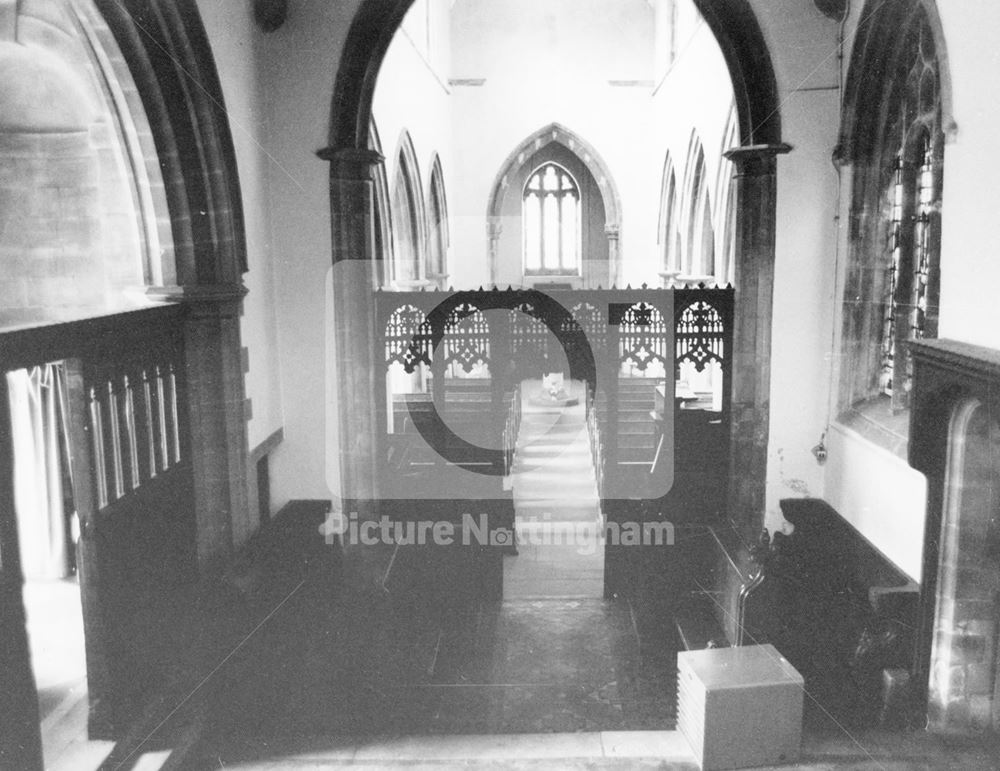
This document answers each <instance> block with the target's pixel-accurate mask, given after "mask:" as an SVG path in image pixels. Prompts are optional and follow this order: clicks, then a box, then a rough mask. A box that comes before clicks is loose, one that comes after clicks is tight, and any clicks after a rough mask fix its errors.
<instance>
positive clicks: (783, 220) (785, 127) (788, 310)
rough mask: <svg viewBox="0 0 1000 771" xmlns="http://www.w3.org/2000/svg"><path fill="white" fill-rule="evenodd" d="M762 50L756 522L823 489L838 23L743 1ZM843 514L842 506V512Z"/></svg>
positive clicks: (790, 1)
mask: <svg viewBox="0 0 1000 771" xmlns="http://www.w3.org/2000/svg"><path fill="white" fill-rule="evenodd" d="M752 5H753V8H754V11H755V12H756V13H757V16H758V20H759V22H760V24H761V29H762V32H763V34H764V38H765V40H766V41H767V43H768V46H769V48H770V50H771V59H772V64H773V66H774V70H775V78H776V80H777V84H778V92H779V98H780V108H781V123H782V140H783V141H784V142H785V143H787V144H789V145H790V146H791V147H792V150H791V152H789V153H788V154H787V155H781V156H779V157H778V162H777V163H778V173H777V215H776V218H777V230H776V238H775V275H774V315H773V325H772V333H771V392H770V410H771V419H770V425H769V444H768V465H767V492H766V501H765V506H766V512H765V524H766V526H767V527H768V528H769V529H772V530H773V529H778V528H781V527H782V526H783V524H784V520H783V518H782V516H781V513H780V510H779V508H778V502H779V501H780V500H781V499H782V498H790V497H802V496H815V497H822V496H823V494H824V469H823V467H821V466H820V465H819V464H818V463H817V462H816V460H815V458H814V457H813V455H812V454H811V452H810V450H811V448H812V447H813V446H814V445H816V444H817V442H818V441H819V439H820V436H821V435H822V433H823V431H824V430H825V429H826V423H827V420H828V403H829V394H830V383H831V380H830V377H831V373H830V362H831V358H832V353H833V318H834V316H833V314H834V308H835V305H836V303H838V302H839V297H836V296H835V295H836V292H835V283H836V282H835V278H836V271H835V265H836V240H837V235H836V234H837V229H836V212H837V205H836V202H837V174H836V171H835V169H834V166H833V164H832V163H831V156H832V152H833V148H834V146H835V145H836V142H837V131H838V126H839V122H840V116H839V111H840V107H839V89H838V84H839V79H838V69H837V67H838V62H839V60H838V56H837V54H838V42H837V41H838V33H839V25H838V24H837V23H836V22H834V21H831V20H829V19H827V18H826V17H825V16H823V15H822V14H821V13H820V12H819V11H818V10H817V9H816V7H815V6H814V5H813V4H812V3H802V2H798V0H764V1H757V2H752ZM842 513H843V514H845V516H849V514H848V512H842Z"/></svg>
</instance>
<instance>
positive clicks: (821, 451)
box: [811, 431, 827, 466]
mask: <svg viewBox="0 0 1000 771" xmlns="http://www.w3.org/2000/svg"><path fill="white" fill-rule="evenodd" d="M811 452H812V454H813V455H814V456H815V458H816V462H817V463H818V464H819V465H821V466H822V465H823V464H824V463H826V456H827V452H826V431H824V432H823V434H822V435H821V436H820V438H819V444H817V445H816V446H815V447H813V448H812V450H811Z"/></svg>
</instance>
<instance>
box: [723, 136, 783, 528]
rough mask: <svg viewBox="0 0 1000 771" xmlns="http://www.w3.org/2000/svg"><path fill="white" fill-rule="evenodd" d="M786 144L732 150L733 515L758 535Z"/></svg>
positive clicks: (764, 478)
mask: <svg viewBox="0 0 1000 771" xmlns="http://www.w3.org/2000/svg"><path fill="white" fill-rule="evenodd" d="M791 149H792V148H791V147H789V146H788V145H785V144H775V145H751V146H748V147H738V148H734V149H732V150H729V151H728V152H726V153H725V156H726V157H727V158H728V159H729V160H731V161H732V162H733V165H734V166H735V180H736V195H737V199H736V201H737V206H738V207H739V209H738V211H737V232H736V266H735V267H736V300H735V313H734V319H735V329H734V334H733V351H732V354H731V355H732V357H733V370H732V371H733V375H732V379H733V382H732V412H731V415H732V422H731V430H730V442H731V444H730V449H729V462H730V470H729V478H730V485H729V516H730V518H731V519H732V520H733V521H734V522H735V523H736V524H737V525H738V526H739V527H740V529H741V530H742V532H743V533H744V536H745V537H747V538H750V539H756V537H757V534H758V533H759V532H760V530H761V528H762V527H763V523H764V514H765V512H764V506H765V491H766V488H767V442H768V427H769V426H768V422H769V420H770V388H771V318H772V312H773V295H774V243H775V214H776V211H775V210H776V203H777V196H776V170H777V156H778V155H781V154H784V153H787V152H789V151H790V150H791Z"/></svg>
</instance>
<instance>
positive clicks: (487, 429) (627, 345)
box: [376, 287, 733, 474]
mask: <svg viewBox="0 0 1000 771" xmlns="http://www.w3.org/2000/svg"><path fill="white" fill-rule="evenodd" d="M376 313H377V319H376V323H377V329H379V330H380V332H381V335H382V337H381V340H380V345H381V355H382V361H383V362H384V364H385V377H383V378H380V379H379V384H380V385H379V388H380V393H379V398H378V404H379V405H380V410H379V419H380V426H381V429H382V431H381V433H382V435H383V436H384V437H385V442H386V444H385V447H384V448H383V449H384V452H383V454H382V458H383V459H384V460H385V461H386V464H387V466H388V467H389V468H390V469H391V471H392V472H393V473H394V474H397V473H399V472H405V473H419V472H420V471H421V470H424V471H427V470H430V469H432V468H434V467H436V466H439V465H440V464H441V463H442V462H444V463H445V464H451V465H459V466H467V467H470V468H471V467H476V468H478V470H480V471H481V472H483V473H496V474H502V473H504V470H505V469H506V463H505V460H504V458H505V457H506V455H505V453H506V454H509V450H510V449H511V448H508V447H504V446H502V445H504V443H505V442H504V441H503V439H502V438H503V437H505V436H506V437H507V441H508V442H509V441H510V440H511V439H510V437H509V434H510V431H509V426H510V423H511V420H510V413H511V409H512V408H513V406H514V405H513V404H512V400H513V399H514V394H515V390H516V389H517V388H518V386H519V385H520V384H521V383H522V382H523V381H525V380H528V379H540V378H541V377H542V374H543V373H545V372H560V371H561V372H564V373H565V375H566V377H567V378H572V379H574V380H578V381H583V382H585V383H586V384H587V393H588V394H589V397H588V398H589V399H591V400H592V401H591V403H590V404H588V407H592V408H594V409H595V411H596V412H597V415H598V420H599V422H600V423H601V428H600V434H601V436H602V442H603V444H604V446H603V447H602V457H604V458H605V459H606V463H607V464H608V465H609V466H615V467H617V466H622V465H629V464H634V465H637V466H642V465H645V466H646V467H647V468H648V466H649V464H650V463H651V462H652V457H653V452H654V450H655V438H654V437H653V436H652V434H653V432H654V429H655V425H654V424H655V423H656V420H657V416H656V415H655V414H651V413H653V412H654V411H655V410H656V409H657V407H659V409H660V410H661V412H662V413H664V414H663V415H662V417H661V420H663V419H665V420H667V421H671V422H672V421H673V418H674V414H673V413H674V410H673V409H665V410H664V409H663V406H664V404H670V403H671V402H672V401H676V403H677V404H680V401H678V400H675V399H674V397H675V394H674V383H675V382H676V381H677V380H678V379H679V377H680V376H681V373H682V371H683V372H690V371H692V369H693V371H695V372H702V371H705V370H706V369H707V368H714V369H715V371H716V372H717V373H718V374H717V375H716V380H717V381H718V382H716V383H715V386H716V391H717V392H716V393H715V394H714V398H712V399H707V400H706V402H705V405H704V406H705V410H706V411H707V412H710V413H711V415H710V416H709V417H711V418H712V420H711V422H712V423H713V424H714V425H718V426H721V427H723V428H725V429H726V430H728V421H729V402H730V390H731V389H730V380H731V377H730V376H731V364H732V362H731V355H730V352H731V350H732V346H731V341H732V326H733V325H732V315H733V290H732V288H731V287H729V288H724V289H706V288H697V289H648V288H641V289H631V288H628V289H606V290H603V289H597V290H581V291H549V292H541V291H538V290H532V289H507V290H498V289H493V290H483V289H479V290H474V291H461V292H455V291H450V292H445V291H432V292H425V291H421V292H388V291H379V292H377V293H376ZM657 387H659V388H660V390H659V391H657V390H656V389H657ZM657 394H659V395H660V396H659V402H657V400H656V397H657ZM526 395H527V394H526ZM687 400H688V401H689V402H690V401H696V400H697V395H693V396H689V397H688V398H687ZM709 402H711V404H709ZM691 406H692V405H691V404H688V405H687V407H688V408H691ZM694 406H697V405H694ZM643 421H645V422H643ZM626 423H629V424H633V425H630V426H626ZM505 426H506V427H507V428H508V430H506V431H505ZM646 434H648V435H649V436H646ZM415 437H418V438H415ZM637 437H638V438H637ZM514 438H515V439H516V437H514ZM647 444H648V445H650V446H649V447H646V445H647ZM633 445H638V446H633Z"/></svg>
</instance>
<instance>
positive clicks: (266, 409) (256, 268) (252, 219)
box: [199, 0, 283, 543]
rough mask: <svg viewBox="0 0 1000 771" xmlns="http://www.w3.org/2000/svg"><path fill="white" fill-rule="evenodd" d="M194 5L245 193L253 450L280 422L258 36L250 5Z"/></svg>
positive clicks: (245, 329)
mask: <svg viewBox="0 0 1000 771" xmlns="http://www.w3.org/2000/svg"><path fill="white" fill-rule="evenodd" d="M199 9H200V11H201V15H202V20H203V22H204V24H205V28H206V31H207V33H208V36H209V39H210V40H212V49H213V54H214V56H215V61H216V67H217V69H218V71H219V77H220V80H221V82H222V91H223V96H224V98H225V101H226V109H227V111H228V114H229V123H230V130H231V132H232V136H233V144H234V146H235V150H236V163H237V167H238V169H239V175H240V192H241V194H242V197H243V215H244V222H245V232H246V246H247V263H248V267H249V271H248V272H247V273H246V275H245V276H244V281H245V283H246V286H247V289H248V290H249V292H248V294H247V297H246V299H245V300H244V303H243V318H242V319H241V323H240V334H241V337H242V340H243V345H244V346H245V347H246V348H247V350H248V354H249V371H248V373H247V375H246V378H245V383H246V394H247V397H248V398H249V399H250V401H251V404H252V417H251V419H250V421H249V423H248V425H247V433H248V443H249V449H251V450H252V449H253V448H254V447H256V446H257V445H259V444H260V443H261V442H263V441H264V440H265V439H267V438H268V437H269V436H270V435H271V434H273V433H274V432H275V431H277V430H278V429H280V428H281V426H282V422H283V416H282V399H281V383H280V378H279V370H280V366H281V364H280V358H279V353H278V329H277V308H276V304H275V291H274V290H275V287H274V274H273V268H274V249H273V243H272V240H271V231H270V212H271V201H270V197H271V196H270V190H269V187H268V166H269V164H270V163H271V159H270V157H269V150H268V146H269V145H270V138H269V115H268V105H267V95H266V93H265V82H264V78H263V72H262V63H261V52H260V47H261V45H262V44H263V40H262V37H263V33H261V32H260V31H259V30H258V28H257V27H256V25H255V24H254V21H253V16H252V7H251V5H250V4H240V5H236V6H231V5H229V4H225V3H221V2H218V1H217V0H200V2H199ZM247 516H248V520H247V521H246V522H240V523H234V539H235V540H236V542H237V543H239V542H241V541H242V540H243V539H244V538H245V537H246V536H247V535H248V534H249V533H250V532H251V531H252V530H253V529H255V528H256V526H257V511H256V510H254V511H252V512H249V513H248V515H247Z"/></svg>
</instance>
